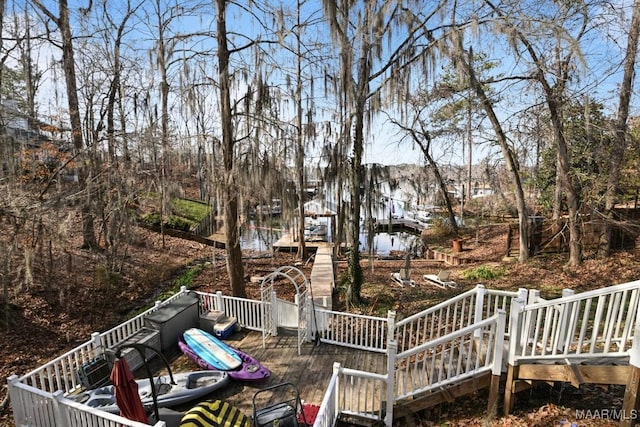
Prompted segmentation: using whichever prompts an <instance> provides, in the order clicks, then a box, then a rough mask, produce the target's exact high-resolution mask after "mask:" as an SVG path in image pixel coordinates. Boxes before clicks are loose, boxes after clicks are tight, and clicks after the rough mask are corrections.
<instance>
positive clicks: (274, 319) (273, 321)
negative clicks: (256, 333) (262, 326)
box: [270, 291, 280, 337]
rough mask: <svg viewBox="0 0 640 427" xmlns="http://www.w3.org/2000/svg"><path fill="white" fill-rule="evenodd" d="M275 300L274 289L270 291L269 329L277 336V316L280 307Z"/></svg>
mask: <svg viewBox="0 0 640 427" xmlns="http://www.w3.org/2000/svg"><path fill="white" fill-rule="evenodd" d="M276 301H277V295H276V291H271V310H270V314H271V325H272V327H273V330H272V331H271V335H273V336H274V337H275V336H278V326H280V325H278V317H279V311H280V307H278V304H277V303H276ZM276 311H278V313H276Z"/></svg>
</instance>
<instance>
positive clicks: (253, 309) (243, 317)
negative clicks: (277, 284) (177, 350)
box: [196, 291, 269, 331]
mask: <svg viewBox="0 0 640 427" xmlns="http://www.w3.org/2000/svg"><path fill="white" fill-rule="evenodd" d="M196 294H197V295H198V298H199V299H200V303H199V311H198V312H199V314H204V313H206V312H207V311H210V310H218V311H223V312H224V313H225V314H226V315H227V316H233V317H235V318H236V320H237V321H238V324H239V325H240V326H242V327H243V328H245V329H249V330H252V331H262V329H263V324H262V315H261V309H260V307H261V305H262V304H269V303H268V302H267V303H263V302H262V301H258V300H252V299H247V298H238V297H233V296H228V295H223V294H222V292H220V291H218V292H216V293H215V294H210V293H206V292H196Z"/></svg>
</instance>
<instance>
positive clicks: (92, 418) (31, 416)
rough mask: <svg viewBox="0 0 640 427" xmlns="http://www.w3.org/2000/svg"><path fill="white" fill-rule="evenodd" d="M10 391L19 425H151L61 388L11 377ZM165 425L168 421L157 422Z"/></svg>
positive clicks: (162, 426) (73, 426) (50, 426)
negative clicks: (86, 402)
mask: <svg viewBox="0 0 640 427" xmlns="http://www.w3.org/2000/svg"><path fill="white" fill-rule="evenodd" d="M9 394H10V397H11V406H12V409H13V418H14V420H15V421H16V427H61V426H64V427H88V426H90V427H148V426H149V425H151V424H145V423H141V422H138V421H131V420H129V419H127V418H123V417H121V416H119V415H115V414H110V413H108V412H104V411H100V410H98V409H95V408H91V407H89V406H87V405H83V404H81V403H77V402H74V401H72V400H69V399H66V398H65V395H64V393H63V392H61V391H56V392H55V393H50V392H47V391H43V390H40V389H38V388H35V387H32V386H29V385H27V384H24V383H22V382H20V379H19V378H18V377H17V376H15V375H14V376H12V377H10V378H9ZM153 425H154V427H165V426H166V423H165V422H164V421H158V422H157V423H156V424H153Z"/></svg>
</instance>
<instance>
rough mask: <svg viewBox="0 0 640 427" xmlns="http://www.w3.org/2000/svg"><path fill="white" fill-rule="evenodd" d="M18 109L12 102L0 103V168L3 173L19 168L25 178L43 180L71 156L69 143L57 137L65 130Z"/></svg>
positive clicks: (68, 172)
mask: <svg viewBox="0 0 640 427" xmlns="http://www.w3.org/2000/svg"><path fill="white" fill-rule="evenodd" d="M19 107H20V106H19V103H18V102H17V101H14V100H4V101H2V102H1V103H0V141H1V144H0V146H1V148H0V150H1V151H2V156H1V158H2V160H1V162H2V163H1V164H0V167H1V168H2V171H3V172H5V173H7V172H8V171H10V170H15V171H17V170H18V169H19V170H20V172H21V174H22V175H23V176H24V177H25V178H27V179H30V178H45V177H46V175H47V174H49V173H51V172H52V171H53V170H56V169H57V168H58V167H59V166H60V165H61V163H62V161H63V160H64V159H66V158H68V157H69V156H70V155H71V154H70V153H71V151H72V150H71V145H70V142H69V141H68V140H66V139H62V138H61V136H62V134H63V133H66V132H67V130H64V129H61V128H60V127H58V126H55V125H50V124H46V123H43V122H39V121H37V120H35V119H34V118H32V117H30V116H29V115H27V114H25V113H23V112H22V111H20V108H19ZM68 166H72V165H71V164H69V165H68ZM62 172H63V174H64V175H65V176H67V177H71V179H73V177H74V176H75V171H74V170H72V169H69V170H65V171H62Z"/></svg>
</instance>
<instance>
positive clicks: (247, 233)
mask: <svg viewBox="0 0 640 427" xmlns="http://www.w3.org/2000/svg"><path fill="white" fill-rule="evenodd" d="M327 224H328V225H329V235H328V238H329V239H331V226H330V224H329V223H327ZM282 233H283V229H282V228H280V226H279V225H277V224H274V225H272V226H271V227H268V226H266V225H264V224H257V223H256V222H255V221H250V222H249V224H248V225H247V226H245V227H243V228H242V230H241V236H240V247H241V248H242V249H246V250H256V251H270V250H271V246H272V245H273V244H274V243H275V242H276V241H278V239H279V238H280V237H282ZM419 246H420V238H419V236H416V235H414V234H411V233H407V232H397V233H376V234H375V235H374V236H373V245H372V247H373V252H374V253H375V254H377V255H380V256H388V255H389V254H390V253H391V251H411V252H413V251H416V250H419V249H418V248H419ZM360 250H361V251H363V252H368V250H369V248H368V245H367V233H361V234H360Z"/></svg>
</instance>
